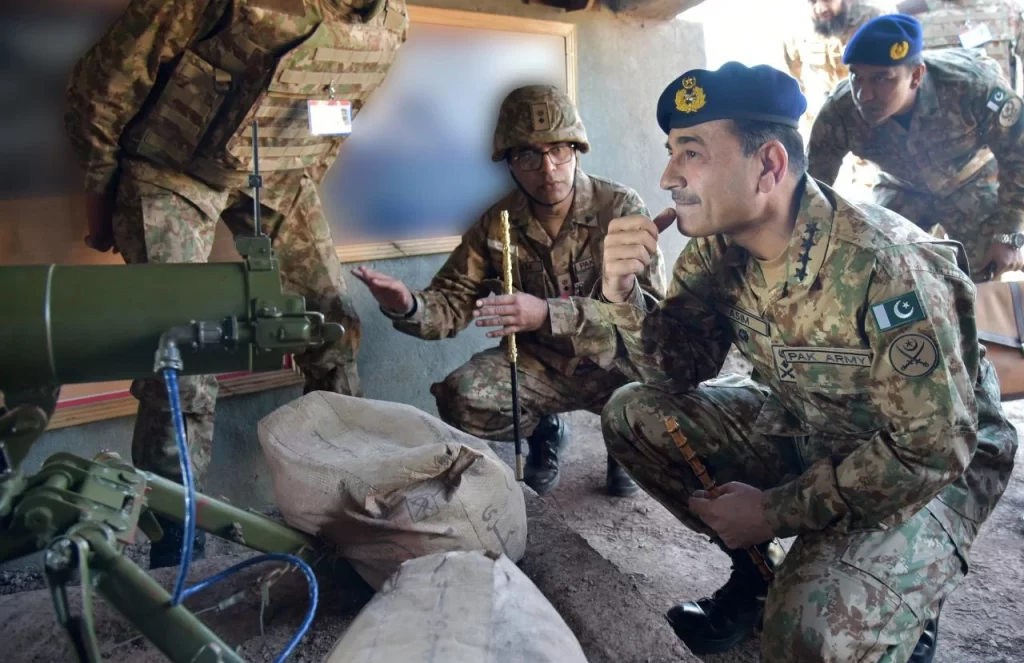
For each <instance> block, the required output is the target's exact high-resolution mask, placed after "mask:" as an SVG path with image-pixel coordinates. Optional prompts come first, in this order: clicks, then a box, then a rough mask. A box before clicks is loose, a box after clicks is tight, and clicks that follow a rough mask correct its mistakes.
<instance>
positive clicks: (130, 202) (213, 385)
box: [114, 162, 362, 481]
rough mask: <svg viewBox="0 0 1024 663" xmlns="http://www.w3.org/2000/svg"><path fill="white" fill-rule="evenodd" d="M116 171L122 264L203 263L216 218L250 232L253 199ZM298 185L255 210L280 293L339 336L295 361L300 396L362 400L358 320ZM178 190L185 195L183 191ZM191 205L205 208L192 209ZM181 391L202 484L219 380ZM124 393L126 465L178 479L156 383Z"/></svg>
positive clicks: (184, 385) (309, 190)
mask: <svg viewBox="0 0 1024 663" xmlns="http://www.w3.org/2000/svg"><path fill="white" fill-rule="evenodd" d="M124 172H125V174H124V175H122V176H121V178H120V185H119V191H118V196H117V207H116V211H115V214H114V238H115V242H116V245H117V247H118V249H119V250H120V251H121V253H122V255H123V256H124V259H125V261H126V262H128V263H129V264H138V263H146V262H153V263H182V262H190V263H201V262H206V261H207V259H208V258H209V255H210V251H211V249H212V248H213V240H214V233H215V228H216V224H217V221H218V219H223V220H224V223H225V224H226V225H227V227H228V228H229V229H230V230H231V232H232V234H234V235H238V234H239V233H244V234H251V233H252V230H253V220H252V199H251V198H249V196H248V195H247V194H246V193H244V192H242V191H237V190H235V191H229V192H219V191H216V190H213V189H210V188H209V187H206V186H205V185H204V184H202V183H201V182H199V181H196V180H190V181H183V180H188V177H187V176H185V175H182V174H180V173H173V172H167V173H164V174H163V176H162V177H158V178H155V179H157V180H158V181H157V182H156V183H154V182H150V181H147V179H150V178H148V177H147V176H148V175H152V174H153V173H154V168H153V167H152V165H150V164H140V163H137V162H128V163H126V164H125V165H124ZM168 180H169V181H172V182H174V183H175V186H174V187H173V188H166V187H165V184H166V182H167V181H168ZM298 189H299V192H298V195H297V197H296V198H295V200H294V203H293V207H292V208H291V209H289V210H288V211H287V214H281V213H280V212H276V211H274V210H271V209H269V208H266V209H263V210H262V213H261V217H262V220H263V224H264V226H263V227H264V232H266V233H267V234H269V235H270V236H271V238H272V243H273V247H274V251H275V252H276V253H277V257H278V261H279V264H280V269H281V282H282V289H283V290H284V292H286V293H288V294H293V295H302V296H303V297H305V298H306V305H307V307H308V308H310V309H312V310H317V311H320V312H322V313H323V314H324V316H325V318H326V319H327V320H328V321H332V322H338V323H340V324H342V325H343V326H344V327H345V335H344V337H343V338H342V339H341V341H340V342H338V343H335V344H332V345H329V346H326V347H324V348H318V349H315V350H309V351H307V352H304V353H302V354H298V355H295V360H296V363H297V364H298V365H299V367H300V368H301V369H302V372H303V374H304V375H305V378H306V384H305V391H306V392H307V393H308V392H310V391H316V390H323V391H333V392H337V393H342V394H348V395H353V396H361V395H362V390H361V388H360V384H359V376H358V372H357V367H356V352H357V350H358V347H359V340H360V323H359V318H358V316H357V314H356V312H355V309H354V307H353V305H352V301H351V299H350V298H349V295H348V293H347V289H346V286H345V281H344V279H343V278H342V274H341V264H340V263H339V262H338V259H337V256H336V254H335V249H334V242H333V241H332V240H331V235H330V230H329V228H328V225H327V221H326V219H325V218H324V216H323V211H322V210H321V207H320V198H319V195H318V193H317V189H316V185H315V183H314V182H313V181H312V180H311V179H309V178H303V179H301V180H300V182H299V184H298ZM182 190H184V191H187V192H188V193H189V195H188V196H186V195H182V194H181V193H180V191H182ZM192 199H199V200H203V201H204V204H203V205H202V206H197V205H196V204H195V203H193V202H192ZM179 390H180V397H181V404H182V412H183V414H184V418H185V423H186V428H187V431H186V433H187V436H188V442H189V447H190V450H191V453H192V459H193V465H194V473H195V475H196V479H197V481H201V479H202V476H203V474H204V473H205V470H206V467H207V465H208V464H209V460H210V450H211V445H212V442H213V422H214V405H215V403H216V396H217V382H216V380H215V379H214V378H213V377H212V376H182V377H181V378H180V379H179ZM132 394H133V395H134V396H135V397H136V398H138V399H139V411H138V415H137V419H136V424H135V433H134V435H133V443H132V444H133V452H132V454H133V461H134V462H135V464H136V465H137V466H138V467H140V468H142V469H146V470H151V471H153V472H156V473H157V474H160V475H161V476H166V477H168V478H172V479H175V480H180V472H179V469H178V460H177V451H176V447H175V443H174V430H173V428H172V427H171V424H170V417H169V406H168V403H167V394H166V391H165V387H164V385H163V382H162V381H161V380H157V379H152V380H138V381H135V382H134V383H133V384H132Z"/></svg>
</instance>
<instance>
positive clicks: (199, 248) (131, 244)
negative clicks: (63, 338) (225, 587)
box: [113, 173, 217, 568]
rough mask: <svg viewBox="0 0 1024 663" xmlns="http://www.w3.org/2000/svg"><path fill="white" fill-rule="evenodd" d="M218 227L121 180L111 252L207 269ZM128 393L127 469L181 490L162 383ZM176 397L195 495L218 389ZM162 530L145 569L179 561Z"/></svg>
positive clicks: (181, 203)
mask: <svg viewBox="0 0 1024 663" xmlns="http://www.w3.org/2000/svg"><path fill="white" fill-rule="evenodd" d="M216 223H217V220H216V219H210V218H209V217H208V216H206V215H205V214H203V213H202V212H201V211H200V210H199V209H198V208H196V207H195V206H194V205H193V204H192V203H190V202H189V201H188V200H187V199H186V198H184V197H182V196H180V195H178V194H177V193H175V192H174V191H171V190H168V189H164V188H161V187H158V186H155V185H152V184H148V183H146V182H141V181H138V180H136V179H134V178H132V177H131V176H130V175H129V174H128V173H125V174H123V175H122V176H121V181H120V185H119V189H118V194H117V206H116V209H115V211H114V218H113V228H114V238H115V242H116V246H117V248H118V250H119V251H120V252H121V255H122V256H123V257H124V260H125V262H127V263H128V264H142V263H203V262H206V261H207V259H208V258H209V255H210V250H211V249H212V248H213V238H214V231H215V228H216ZM154 351H155V348H154ZM131 393H132V395H133V396H135V398H137V399H138V400H139V409H138V414H137V415H136V418H135V431H134V433H133V435H132V462H133V463H134V464H135V466H136V467H138V468H140V469H143V470H147V471H150V472H153V473H155V474H158V475H160V476H163V477H167V478H168V479H171V480H173V481H178V482H180V481H181V480H182V479H181V470H180V467H179V461H178V448H177V445H176V441H175V432H174V425H173V423H172V422H171V413H170V405H169V402H168V397H167V387H166V385H165V384H164V381H163V379H162V378H151V379H147V380H135V381H134V382H132V386H131ZM178 393H179V399H180V401H181V411H182V415H183V418H184V420H185V435H186V439H187V442H188V448H189V455H190V458H191V460H192V473H193V477H194V479H195V484H196V487H197V490H199V489H201V486H202V483H203V479H204V478H205V475H206V469H207V467H208V466H209V464H210V454H211V450H212V447H213V422H214V405H215V404H216V401H217V381H216V379H215V378H214V377H213V376H209V375H196V376H181V377H180V378H179V379H178ZM161 526H162V527H163V529H164V531H165V536H164V538H163V539H161V540H160V541H159V542H157V543H154V544H153V547H152V550H151V553H150V566H151V567H154V568H156V567H159V566H171V565H174V564H176V563H177V559H178V557H179V555H180V547H181V538H182V535H183V531H182V529H181V527H180V525H178V524H176V523H172V522H170V521H166V520H163V519H161ZM202 542H203V537H202V536H199V537H197V550H196V553H197V554H196V558H197V559H198V558H201V557H202Z"/></svg>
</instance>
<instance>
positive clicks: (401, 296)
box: [352, 267, 413, 314]
mask: <svg viewBox="0 0 1024 663" xmlns="http://www.w3.org/2000/svg"><path fill="white" fill-rule="evenodd" d="M352 276H354V277H356V278H357V279H359V280H360V281H362V282H363V283H365V284H366V287H368V288H369V289H370V293H371V294H372V295H373V298H374V299H376V300H377V303H378V304H380V306H381V308H383V309H385V310H387V311H391V312H392V313H398V314H405V313H408V312H410V311H411V310H412V305H413V298H412V293H411V292H410V291H409V288H408V287H406V285H405V284H404V283H402V281H400V280H399V279H396V278H394V277H391V276H388V275H387V274H382V273H381V272H377V271H374V270H372V269H370V268H369V267H356V268H355V269H353V270H352Z"/></svg>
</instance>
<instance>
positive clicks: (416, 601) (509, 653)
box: [324, 552, 587, 663]
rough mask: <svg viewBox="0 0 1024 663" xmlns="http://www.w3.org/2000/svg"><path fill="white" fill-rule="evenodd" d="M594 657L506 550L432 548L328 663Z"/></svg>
mask: <svg viewBox="0 0 1024 663" xmlns="http://www.w3.org/2000/svg"><path fill="white" fill-rule="evenodd" d="M396 661H401V662H402V663H523V662H524V661H529V662H530V663H586V661H587V659H586V656H584V655H583V650H582V649H581V648H580V643H579V641H578V640H577V639H576V636H575V635H573V633H572V631H570V630H569V627H568V626H566V624H565V621H564V620H563V619H562V617H561V616H560V615H559V614H558V612H557V611H556V610H555V608H554V607H553V606H552V605H551V604H550V603H549V602H548V600H547V599H546V598H545V597H544V595H543V594H541V592H540V590H539V589H537V586H536V585H534V584H533V583H532V582H531V581H530V579H529V578H527V577H526V575H525V574H524V573H523V572H522V571H520V570H519V568H518V567H517V566H516V565H515V564H513V563H512V562H511V560H509V558H508V557H505V556H504V555H502V556H499V557H497V559H495V558H494V556H488V555H484V554H481V553H479V552H449V553H437V554H434V555H428V556H426V557H421V558H419V559H414V560H411V561H408V562H406V563H404V564H402V566H401V568H400V569H399V570H398V572H397V573H395V574H394V575H393V576H391V577H390V578H388V580H387V582H386V583H385V584H384V586H383V588H381V590H380V592H379V593H378V594H377V595H376V596H374V597H373V599H372V600H371V601H370V602H369V603H368V604H367V605H366V607H365V608H363V610H362V612H360V613H359V616H358V617H356V619H355V621H354V622H352V625H351V626H349V627H348V630H347V631H345V635H343V636H342V638H341V639H340V640H339V641H338V643H337V644H336V645H335V646H334V649H333V650H332V651H331V653H330V654H328V655H327V658H326V659H324V663H395V662H396Z"/></svg>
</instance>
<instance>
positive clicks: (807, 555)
mask: <svg viewBox="0 0 1024 663" xmlns="http://www.w3.org/2000/svg"><path fill="white" fill-rule="evenodd" d="M769 394H770V391H769V389H767V388H766V387H764V386H762V385H759V384H757V383H755V382H752V381H751V380H749V379H747V378H743V377H739V376H727V377H721V378H716V379H713V380H709V381H706V382H704V383H703V384H701V385H699V386H698V387H697V388H696V389H694V390H691V391H688V392H686V393H683V394H674V393H669V392H666V391H663V390H661V389H658V388H654V387H647V386H643V385H640V384H632V385H629V386H626V387H624V388H622V389H620V390H618V391H617V392H615V395H614V396H612V398H611V401H610V402H609V404H608V406H607V407H606V408H605V411H604V417H603V421H602V424H603V429H604V436H605V440H606V442H607V444H608V452H609V453H610V454H611V455H612V456H613V457H614V458H615V459H616V460H617V461H618V462H619V464H620V465H621V466H622V467H623V468H625V469H626V471H627V472H628V473H629V474H630V475H631V476H632V477H633V478H634V479H635V480H636V481H637V482H638V483H639V484H640V485H641V486H642V487H643V488H644V490H646V491H647V492H648V493H649V494H650V495H651V496H653V497H654V498H655V499H657V500H658V501H659V502H661V503H662V504H663V505H665V506H666V507H667V508H668V509H669V510H670V511H671V512H672V513H673V514H674V515H675V516H676V517H677V518H679V520H681V521H682V522H683V523H684V524H685V525H686V526H687V527H689V528H690V529H692V530H695V531H697V532H701V533H703V534H707V535H708V536H710V537H712V538H713V539H717V536H716V535H715V533H714V531H713V530H711V529H710V528H709V527H707V525H705V524H704V522H703V521H702V520H701V519H700V518H699V517H697V516H696V515H694V514H693V513H691V512H690V510H689V507H688V499H689V496H690V495H691V494H692V493H693V492H694V491H695V490H700V489H701V488H702V486H701V484H700V481H699V480H698V479H697V477H696V476H695V475H694V474H693V471H692V470H691V469H690V467H689V465H688V464H687V462H686V460H685V458H684V457H683V455H682V453H681V452H680V451H679V449H678V447H676V445H675V443H674V442H673V441H672V439H671V438H670V437H669V436H668V434H667V433H666V432H665V423H664V417H665V416H666V415H671V416H673V417H675V418H676V419H677V421H678V422H679V425H680V430H681V431H682V432H683V434H684V435H685V436H686V438H687V439H688V440H689V442H690V444H691V445H692V446H693V448H694V450H695V451H696V453H697V454H698V455H699V456H700V458H701V459H702V461H703V462H704V464H705V466H706V467H707V468H708V472H709V473H710V474H711V476H712V477H714V478H715V480H716V481H717V482H718V483H719V485H721V484H724V483H727V482H730V481H740V482H743V483H746V484H749V485H752V486H756V487H757V488H760V489H762V490H768V489H771V488H773V487H776V486H779V485H782V484H784V483H786V482H789V481H793V480H795V479H796V478H797V477H798V476H799V475H800V474H801V473H802V471H803V470H804V463H803V462H802V460H801V455H800V449H801V448H803V447H804V446H806V445H807V439H806V438H803V437H785V436H771V435H765V434H763V433H759V432H757V431H756V430H755V427H754V425H753V424H754V422H755V421H756V420H757V418H758V414H759V412H760V411H761V409H762V408H763V407H764V405H765V403H766V401H767V399H768V397H769ZM719 545H723V547H724V544H721V543H719ZM897 560H899V562H897ZM965 569H966V567H965V565H964V562H963V559H962V558H961V557H960V555H959V554H958V553H957V550H956V547H955V546H954V545H953V542H952V541H951V540H950V537H949V535H948V534H946V532H945V531H944V530H943V528H942V526H941V525H940V523H939V521H938V520H936V519H935V517H933V516H932V515H931V513H930V512H929V511H928V510H927V509H925V510H920V511H918V512H917V513H916V514H914V515H913V516H911V517H910V518H909V519H908V520H907V521H906V522H904V523H902V524H900V525H897V526H895V527H893V528H892V529H889V530H886V531H868V532H865V533H863V534H857V535H853V536H850V535H844V534H838V533H835V532H830V531H828V530H826V531H821V532H806V533H802V534H801V535H800V536H799V537H797V539H796V541H795V542H794V544H793V546H792V548H791V549H790V551H789V553H788V555H787V556H786V559H785V562H784V563H783V564H782V566H781V567H780V568H779V569H778V570H777V571H776V576H775V580H774V582H773V583H772V585H771V587H770V589H769V592H768V599H767V602H766V605H765V616H764V629H763V633H762V640H761V660H762V661H765V662H766V663H769V662H776V661H777V662H779V663H782V662H785V663H792V662H794V661H815V662H819V661H828V662H834V663H845V662H846V661H899V662H902V661H906V660H907V658H908V657H909V654H910V652H911V651H912V650H913V647H914V645H915V644H916V643H917V640H918V638H919V637H920V634H921V631H922V629H923V627H924V621H925V620H927V619H930V618H934V617H935V615H936V613H937V612H938V602H939V601H940V600H941V599H942V598H944V597H945V596H947V595H948V594H949V593H950V592H951V591H952V590H953V589H954V588H955V587H956V583H957V582H958V581H959V580H961V579H962V578H963V576H964V572H965ZM852 615H856V616H857V617H856V618H853V617H851V616H852Z"/></svg>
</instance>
